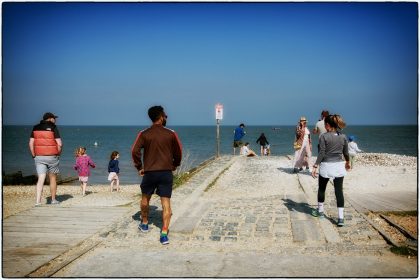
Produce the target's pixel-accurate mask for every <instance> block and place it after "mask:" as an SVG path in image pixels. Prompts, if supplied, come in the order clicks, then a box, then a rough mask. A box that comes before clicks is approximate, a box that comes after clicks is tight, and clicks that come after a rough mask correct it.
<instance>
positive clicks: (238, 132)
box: [233, 123, 246, 155]
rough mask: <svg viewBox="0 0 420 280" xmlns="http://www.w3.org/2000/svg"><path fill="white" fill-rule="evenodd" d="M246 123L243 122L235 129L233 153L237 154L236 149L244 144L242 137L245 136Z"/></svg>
mask: <svg viewBox="0 0 420 280" xmlns="http://www.w3.org/2000/svg"><path fill="white" fill-rule="evenodd" d="M244 127H245V125H244V124H243V123H241V124H240V125H239V126H238V127H237V128H235V130H234V131H233V155H235V149H236V148H240V147H242V146H243V142H242V138H243V137H244V136H245V134H246V132H245V130H244Z"/></svg>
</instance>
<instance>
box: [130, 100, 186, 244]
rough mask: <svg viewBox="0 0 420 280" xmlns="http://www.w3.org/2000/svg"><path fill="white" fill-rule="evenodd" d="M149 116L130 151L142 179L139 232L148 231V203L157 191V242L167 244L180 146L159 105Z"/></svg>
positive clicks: (152, 109)
mask: <svg viewBox="0 0 420 280" xmlns="http://www.w3.org/2000/svg"><path fill="white" fill-rule="evenodd" d="M148 115H149V117H150V120H151V121H152V123H153V124H152V126H151V127H149V128H147V129H145V130H143V131H141V132H140V133H139V134H138V135H137V138H136V140H135V141H134V144H133V146H132V149H131V155H132V158H133V162H134V166H135V167H136V169H137V171H138V172H139V175H140V176H143V180H142V182H141V185H140V187H141V193H142V195H141V202H140V208H141V222H140V224H139V229H140V231H141V232H148V231H149V225H148V224H149V202H150V198H151V197H152V194H153V193H154V192H155V191H156V194H157V195H159V196H160V201H161V204H162V231H161V234H160V243H161V244H162V245H166V244H169V238H168V229H169V223H170V221H171V215H172V210H171V195H172V184H173V175H172V171H175V170H176V168H177V167H178V166H179V165H180V164H181V160H182V145H181V142H180V141H179V138H178V135H177V134H176V132H175V131H173V130H171V129H168V128H166V127H165V126H166V120H167V118H168V116H167V115H166V113H165V111H164V109H163V107H162V106H153V107H151V108H149V111H148ZM142 149H143V161H142ZM143 163H144V164H143Z"/></svg>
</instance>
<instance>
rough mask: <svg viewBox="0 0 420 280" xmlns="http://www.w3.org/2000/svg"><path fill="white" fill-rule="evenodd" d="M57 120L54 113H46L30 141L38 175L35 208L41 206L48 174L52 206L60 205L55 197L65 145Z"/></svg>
mask: <svg viewBox="0 0 420 280" xmlns="http://www.w3.org/2000/svg"><path fill="white" fill-rule="evenodd" d="M57 118H58V117H57V116H56V115H54V114H53V113H49V112H48V113H45V114H44V117H43V119H42V120H41V122H40V123H39V124H37V125H35V126H34V127H33V129H32V133H31V137H30V139H29V150H30V151H31V154H32V158H33V159H34V160H35V167H36V172H37V174H38V182H37V184H36V202H35V206H40V205H41V196H42V189H43V188H44V182H45V178H46V177H47V173H48V175H49V179H50V191H51V204H59V203H60V202H58V201H57V200H56V199H55V196H56V193H57V174H58V173H59V172H60V171H59V169H58V164H59V156H60V154H61V148H62V146H63V144H62V142H61V138H60V133H59V132H58V129H57V126H56V125H55V122H56V119H57Z"/></svg>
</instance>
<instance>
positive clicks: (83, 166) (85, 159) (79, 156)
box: [74, 147, 95, 196]
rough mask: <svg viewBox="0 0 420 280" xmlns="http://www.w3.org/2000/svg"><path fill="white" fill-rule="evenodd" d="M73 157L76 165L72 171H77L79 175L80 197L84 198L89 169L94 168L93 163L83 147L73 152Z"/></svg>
mask: <svg viewBox="0 0 420 280" xmlns="http://www.w3.org/2000/svg"><path fill="white" fill-rule="evenodd" d="M75 156H76V164H75V165H74V169H75V170H77V174H78V175H79V181H80V187H81V189H82V195H83V196H86V187H87V182H88V178H89V175H90V169H89V167H92V168H95V163H94V162H93V161H92V159H91V158H90V157H89V156H88V155H87V154H86V148H85V147H79V148H77V149H76V151H75Z"/></svg>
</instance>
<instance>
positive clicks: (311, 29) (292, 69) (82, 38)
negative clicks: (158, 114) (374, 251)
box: [2, 2, 418, 125]
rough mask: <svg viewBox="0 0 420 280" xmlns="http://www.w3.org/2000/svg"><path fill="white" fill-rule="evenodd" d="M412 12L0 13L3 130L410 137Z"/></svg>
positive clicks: (148, 9)
mask: <svg viewBox="0 0 420 280" xmlns="http://www.w3.org/2000/svg"><path fill="white" fill-rule="evenodd" d="M417 9H418V8H417V3H415V2H411V3H410V2H405V3H403V2H395V3H391V2H388V3H385V2H383V3H363V2H359V3H358V2H351V3H345V2H342V3H334V2H329V3H328V2H325V3H308V2H306V3H297V2H295V3H64V2H63V3H30V2H26V3H4V2H3V4H2V12H3V14H2V21H3V22H2V24H3V32H2V34H3V36H2V44H3V67H2V72H3V75H2V83H3V91H2V97H3V107H2V110H3V124H6V125H7V124H34V123H36V122H38V121H39V120H40V119H41V117H42V114H43V113H44V112H46V111H52V112H54V113H56V114H57V115H59V122H58V124H61V125H144V124H148V123H149V119H148V117H147V109H148V108H149V107H150V106H153V105H162V106H164V107H165V109H166V111H167V113H168V115H169V119H168V124H169V125H212V124H214V123H215V119H214V118H215V112H214V106H215V104H216V103H222V104H223V105H224V119H223V121H222V124H226V125H237V124H239V123H241V122H244V123H246V124H249V125H292V124H295V123H296V122H297V121H298V119H299V117H300V116H301V115H305V116H306V117H307V118H308V119H309V124H314V123H315V122H316V121H317V120H318V118H319V114H320V112H321V111H322V109H324V108H325V109H329V110H330V112H331V113H339V114H341V115H342V116H343V118H344V119H345V120H346V122H347V123H348V124H349V125H352V124H353V125H356V124H416V123H417V107H418V106H417V104H418V101H417V97H418V93H417V78H418V73H417V70H418V65H417V62H418V49H417V47H418V46H417V42H418V20H417V16H418V15H417Z"/></svg>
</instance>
